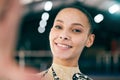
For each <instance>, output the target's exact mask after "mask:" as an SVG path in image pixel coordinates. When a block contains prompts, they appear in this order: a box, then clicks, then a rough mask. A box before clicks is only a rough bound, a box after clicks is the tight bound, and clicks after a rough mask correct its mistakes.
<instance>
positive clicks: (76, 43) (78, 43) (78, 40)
mask: <svg viewBox="0 0 120 80" xmlns="http://www.w3.org/2000/svg"><path fill="white" fill-rule="evenodd" d="M72 41H73V42H74V46H76V47H82V46H85V44H86V38H85V37H79V38H78V37H77V38H74V39H73V40H72Z"/></svg>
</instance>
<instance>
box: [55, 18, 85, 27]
mask: <svg viewBox="0 0 120 80" xmlns="http://www.w3.org/2000/svg"><path fill="white" fill-rule="evenodd" d="M56 21H57V22H61V23H64V22H63V21H62V20H59V19H57V20H56ZM72 25H76V26H82V27H84V25H82V24H81V23H72Z"/></svg>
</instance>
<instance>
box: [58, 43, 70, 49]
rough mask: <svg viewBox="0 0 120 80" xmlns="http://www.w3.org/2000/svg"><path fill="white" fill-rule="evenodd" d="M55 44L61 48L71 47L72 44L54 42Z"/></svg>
mask: <svg viewBox="0 0 120 80" xmlns="http://www.w3.org/2000/svg"><path fill="white" fill-rule="evenodd" d="M56 45H57V46H59V47H62V48H72V46H70V45H67V44H59V43H56Z"/></svg>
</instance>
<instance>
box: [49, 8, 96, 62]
mask: <svg viewBox="0 0 120 80" xmlns="http://www.w3.org/2000/svg"><path fill="white" fill-rule="evenodd" d="M89 30H90V25H89V21H88V19H87V17H86V16H85V14H83V13H82V12H81V11H79V10H77V9H75V8H66V9H63V10H62V11H60V12H59V13H58V15H57V16H56V18H55V21H54V24H53V27H52V28H51V31H50V36H49V40H50V47H51V50H52V54H53V57H54V58H57V59H65V60H66V59H79V56H80V54H81V52H82V50H83V48H84V46H87V47H90V46H91V45H92V43H93V40H94V35H93V34H89Z"/></svg>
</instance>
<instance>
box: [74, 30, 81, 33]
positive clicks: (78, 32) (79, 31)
mask: <svg viewBox="0 0 120 80" xmlns="http://www.w3.org/2000/svg"><path fill="white" fill-rule="evenodd" d="M72 31H73V32H77V33H79V32H81V30H79V29H73V30H72Z"/></svg>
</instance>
